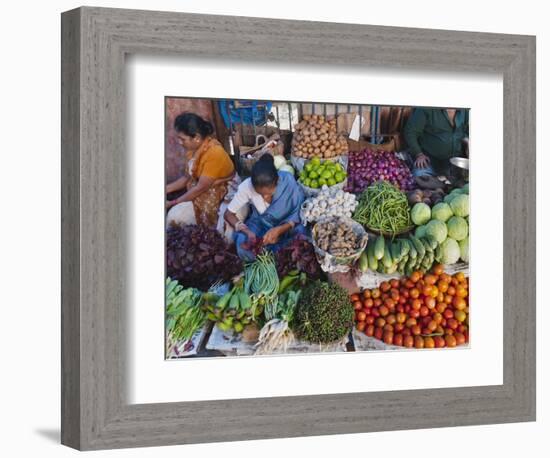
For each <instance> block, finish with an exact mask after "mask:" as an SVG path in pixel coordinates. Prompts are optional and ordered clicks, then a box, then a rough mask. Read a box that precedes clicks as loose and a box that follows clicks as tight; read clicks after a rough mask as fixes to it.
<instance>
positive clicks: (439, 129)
mask: <svg viewBox="0 0 550 458" xmlns="http://www.w3.org/2000/svg"><path fill="white" fill-rule="evenodd" d="M403 135H404V137H405V141H406V142H407V144H408V145H409V148H410V154H411V156H412V162H413V166H414V167H413V175H414V176H422V175H432V176H435V175H447V174H448V173H449V159H450V158H451V157H456V156H462V157H464V156H465V155H467V149H468V148H467V145H468V137H469V111H468V110H467V109H464V108H415V109H414V110H413V112H412V114H411V116H410V117H409V119H408V121H407V123H406V125H405V127H404V129H403Z"/></svg>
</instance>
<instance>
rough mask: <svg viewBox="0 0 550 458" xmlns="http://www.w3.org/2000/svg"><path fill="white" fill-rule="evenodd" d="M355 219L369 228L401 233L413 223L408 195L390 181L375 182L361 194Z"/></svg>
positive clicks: (354, 215)
mask: <svg viewBox="0 0 550 458" xmlns="http://www.w3.org/2000/svg"><path fill="white" fill-rule="evenodd" d="M353 219H354V220H355V221H357V222H358V223H360V224H362V225H363V226H365V227H366V228H368V229H374V230H376V231H381V232H384V233H389V234H396V233H399V232H400V231H402V230H404V229H406V228H408V227H410V225H411V219H410V211H409V204H408V202H407V196H406V194H405V193H403V192H401V191H400V190H399V189H397V188H396V187H395V186H393V185H391V184H390V183H387V182H385V181H384V182H379V183H375V184H373V185H371V186H369V187H368V188H367V189H365V190H364V191H363V192H362V193H361V195H360V196H359V201H358V204H357V208H356V209H355V213H354V214H353Z"/></svg>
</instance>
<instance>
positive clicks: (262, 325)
mask: <svg viewBox="0 0 550 458" xmlns="http://www.w3.org/2000/svg"><path fill="white" fill-rule="evenodd" d="M320 37H322V39H320ZM519 152H521V154H520V153H519ZM62 166H63V170H62V172H63V173H62V180H63V183H62V189H63V194H62V238H63V245H62V246H63V252H62V442H63V443H64V444H65V445H68V446H71V447H74V448H77V449H81V450H89V449H105V448H120V447H138V446H152V445H169V444H184V443H197V442H215V441H230V440H246V439H260V438H276V437H293V436H294V437H295V436H307V435H320V434H341V433H353V432H368V431H382V430H397V429H409V428H420V427H422V428H426V427H439V426H454V425H470V424H486V423H504V422H518V421H532V420H534V419H535V248H536V246H535V39H534V37H530V36H517V35H502V34H486V33H471V32H455V31H442V30H421V29H406V28H394V27H379V26H367V25H356V24H333V23H317V22H306V21H280V20H271V19H259V18H241V17H226V16H225V17H224V16H207V15H196V14H185V13H170V12H151V11H133V10H118V9H104V8H90V7H83V8H79V9H76V10H72V11H69V12H66V13H63V16H62ZM443 406H447V408H446V409H443V408H442V407H443ZM449 406H450V408H449Z"/></svg>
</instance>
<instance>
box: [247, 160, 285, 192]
mask: <svg viewBox="0 0 550 458" xmlns="http://www.w3.org/2000/svg"><path fill="white" fill-rule="evenodd" d="M250 178H251V179H252V186H254V187H255V188H270V187H272V186H275V185H276V184H277V180H278V179H279V175H278V174H277V169H276V168H275V162H274V161H273V156H272V155H271V154H269V153H266V154H264V155H263V156H262V157H260V159H258V162H256V163H255V164H254V165H253V166H252V173H251V177H250Z"/></svg>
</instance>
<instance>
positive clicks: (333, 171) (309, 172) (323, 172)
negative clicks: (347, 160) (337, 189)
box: [299, 157, 347, 189]
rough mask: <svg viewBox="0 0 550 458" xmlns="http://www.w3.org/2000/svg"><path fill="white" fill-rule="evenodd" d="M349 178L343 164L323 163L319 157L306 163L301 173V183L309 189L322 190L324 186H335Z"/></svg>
mask: <svg viewBox="0 0 550 458" xmlns="http://www.w3.org/2000/svg"><path fill="white" fill-rule="evenodd" d="M346 177H347V174H346V170H345V169H344V167H343V166H342V164H340V163H338V162H332V161H321V159H319V158H318V157H314V158H312V159H311V160H310V161H308V162H306V164H305V165H304V169H303V170H302V172H301V173H300V177H299V181H300V183H302V184H303V185H304V186H307V187H308V188H313V189H317V188H321V187H323V186H324V185H327V186H329V187H330V186H334V185H336V184H338V183H341V182H342V181H344V180H345V179H346Z"/></svg>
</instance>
